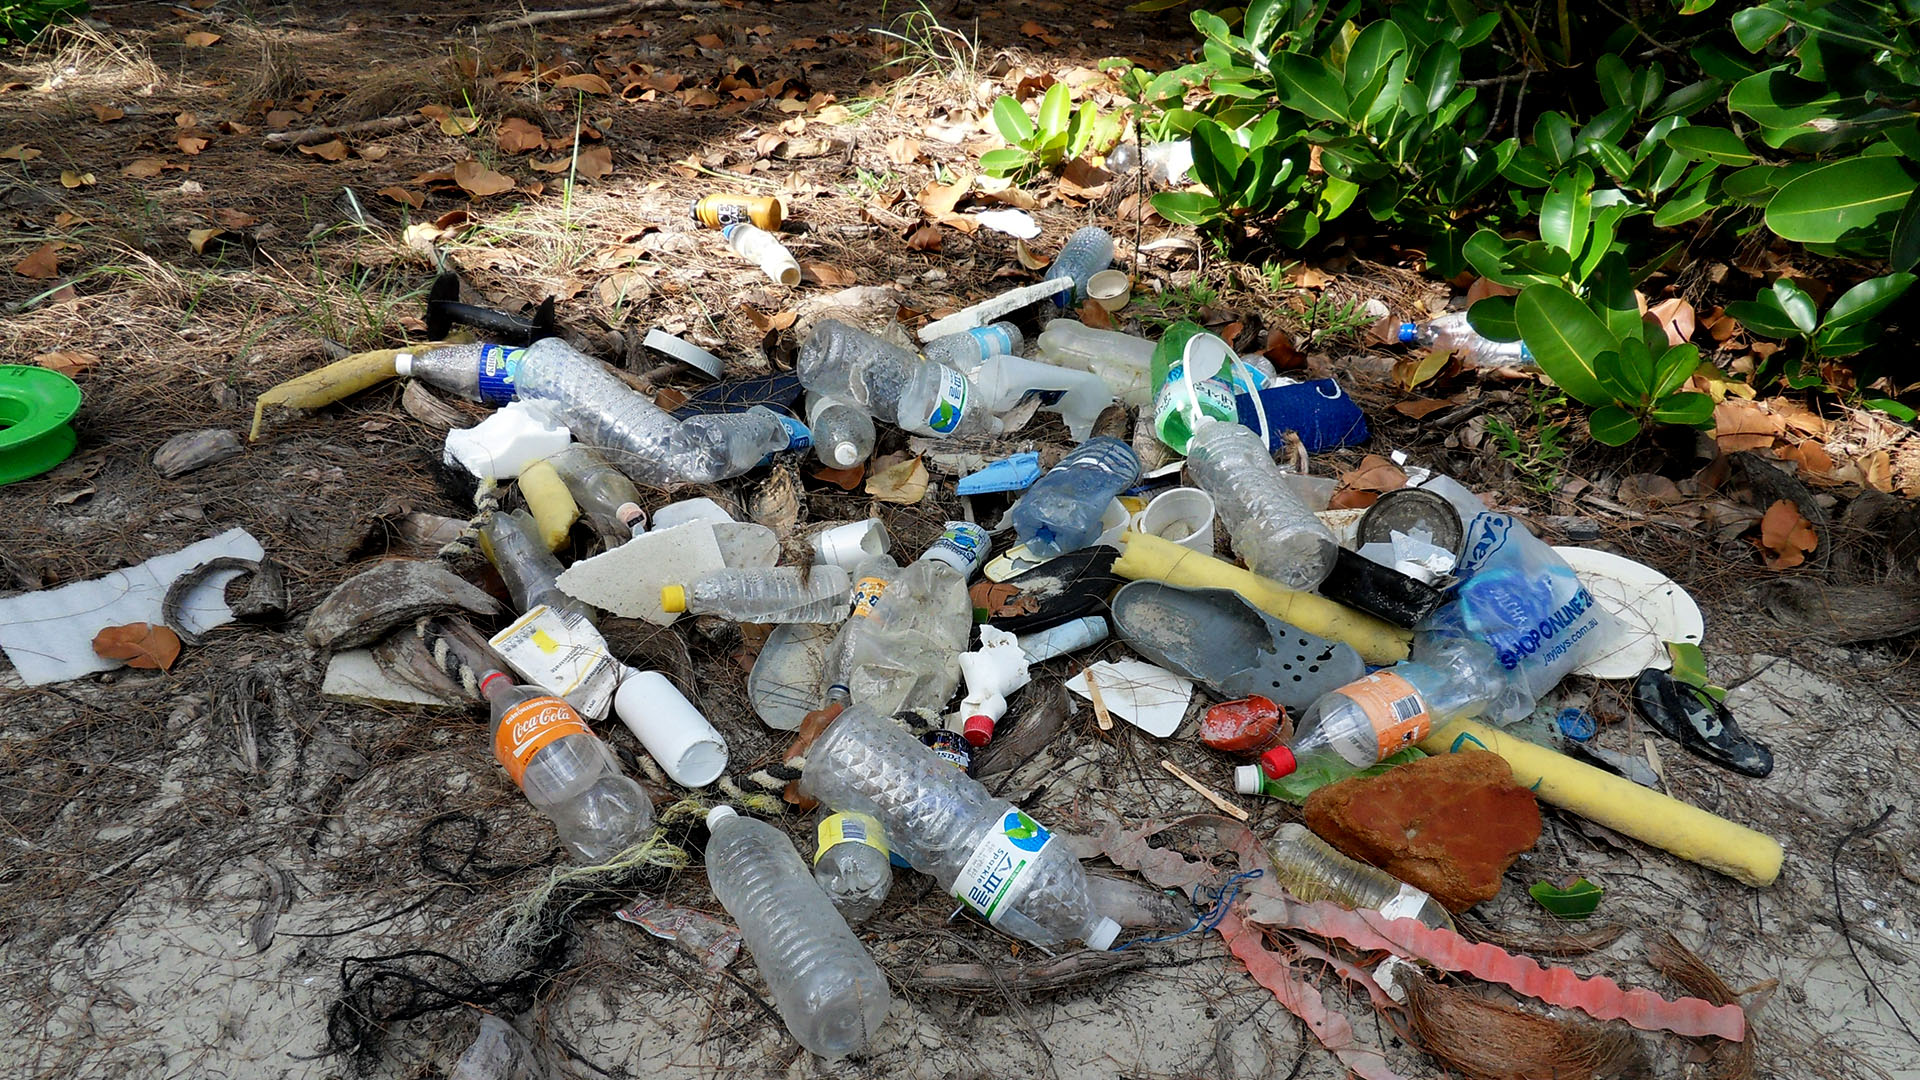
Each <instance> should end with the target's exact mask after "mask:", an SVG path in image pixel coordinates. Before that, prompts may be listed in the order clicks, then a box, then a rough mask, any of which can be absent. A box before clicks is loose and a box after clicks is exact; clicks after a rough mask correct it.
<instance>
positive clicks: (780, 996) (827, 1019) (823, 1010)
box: [707, 806, 892, 1059]
mask: <svg viewBox="0 0 1920 1080" xmlns="http://www.w3.org/2000/svg"><path fill="white" fill-rule="evenodd" d="M707 829H708V830H709V831H710V832H711V833H712V838H711V839H709V840H708V841H707V881H708V883H709V884H711V885H712V886H713V895H714V896H715V897H716V898H717V899H719V901H720V905H721V906H722V907H724V908H726V909H727V914H728V915H731V916H733V920H734V922H736V923H738V924H739V926H740V937H741V939H742V940H743V941H744V942H745V943H746V946H747V951H748V952H750V953H752V954H753V962H754V963H755V964H756V965H757V966H758V967H759V968H760V976H761V978H763V979H765V980H766V981H767V996H768V997H770V998H772V999H773V1007H774V1009H775V1010H776V1011H777V1012H779V1014H780V1019H781V1020H783V1021H785V1022H786V1025H787V1031H788V1032H790V1033H791V1034H792V1035H793V1038H794V1041H796V1042H798V1043H799V1044H800V1045H801V1046H804V1047H806V1048H807V1049H808V1050H810V1051H812V1052H813V1053H816V1054H819V1055H820V1056H821V1057H824V1058H829V1059H832V1058H841V1057H845V1056H847V1055H848V1054H854V1053H858V1052H860V1051H861V1050H863V1049H866V1048H867V1047H868V1046H869V1045H870V1044H871V1043H872V1040H873V1034H874V1032H875V1031H877V1030H878V1029H879V1027H880V1024H881V1023H882V1022H883V1021H885V1019H886V1017H887V1009H888V1007H889V1006H890V1005H891V1004H892V997H891V995H890V994H889V993H888V990H887V980H886V976H884V975H882V974H880V969H879V968H878V967H877V966H875V965H874V962H873V957H871V956H869V955H867V950H866V948H865V946H863V945H861V944H860V939H859V938H857V937H855V936H854V934H853V931H852V930H850V929H848V927H847V921H846V919H844V918H842V917H841V915H840V913H839V912H838V911H836V910H834V907H833V904H832V903H830V902H829V901H828V900H827V896H826V894H825V893H823V892H821V891H820V888H819V886H818V885H816V884H814V880H813V876H812V875H811V874H809V873H808V872H807V867H806V864H805V863H804V862H802V861H801V860H800V853H799V852H797V851H795V850H794V849H793V842H792V841H790V840H788V839H787V837H786V834H785V833H782V832H781V831H780V830H778V829H776V828H774V827H773V826H772V825H769V824H767V823H766V822H764V821H759V820H757V819H754V818H747V817H741V816H740V815H739V814H737V813H735V812H734V809H733V807H731V806H716V807H714V808H713V809H712V810H710V811H708V812H707Z"/></svg>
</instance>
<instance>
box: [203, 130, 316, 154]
mask: <svg viewBox="0 0 1920 1080" xmlns="http://www.w3.org/2000/svg"><path fill="white" fill-rule="evenodd" d="M210 141H212V140H210V139H207V138H206V137H205V136H201V135H182V136H180V137H179V138H177V139H175V140H173V142H174V145H176V146H178V147H179V148H180V152H181V153H183V154H188V155H193V154H198V153H199V152H200V151H202V150H205V149H206V148H207V143H208V142H210ZM300 149H302V150H305V149H306V147H304V146H303V147H301V148H300Z"/></svg>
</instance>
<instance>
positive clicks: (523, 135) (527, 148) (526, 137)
mask: <svg viewBox="0 0 1920 1080" xmlns="http://www.w3.org/2000/svg"><path fill="white" fill-rule="evenodd" d="M495 138H496V139H497V140H498V142H499V143H500V151H501V152H502V153H505V154H526V153H531V152H532V151H535V150H538V149H540V148H541V147H543V146H545V145H546V144H547V134H546V132H544V131H541V130H540V129H539V128H538V127H535V126H534V125H533V124H532V123H529V122H528V121H526V120H522V119H520V118H519V117H517V116H514V117H509V118H508V119H507V122H506V123H504V124H501V125H500V130H499V132H498V133H497V134H496V135H495Z"/></svg>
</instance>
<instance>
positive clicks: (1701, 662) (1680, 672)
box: [1662, 641, 1707, 690]
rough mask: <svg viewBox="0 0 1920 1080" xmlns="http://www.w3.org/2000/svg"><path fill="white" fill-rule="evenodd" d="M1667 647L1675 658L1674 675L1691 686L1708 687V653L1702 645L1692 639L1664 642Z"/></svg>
mask: <svg viewBox="0 0 1920 1080" xmlns="http://www.w3.org/2000/svg"><path fill="white" fill-rule="evenodd" d="M1662 644H1664V645H1666V647H1667V655H1668V656H1669V657H1672V658H1673V677H1674V679H1675V680H1677V681H1679V682H1683V683H1686V684H1687V685H1689V686H1697V687H1699V688H1701V689H1702V690H1705V689H1706V688H1707V655H1706V654H1705V653H1703V652H1701V651H1700V646H1698V645H1695V644H1694V643H1692V642H1690V641H1667V642H1662Z"/></svg>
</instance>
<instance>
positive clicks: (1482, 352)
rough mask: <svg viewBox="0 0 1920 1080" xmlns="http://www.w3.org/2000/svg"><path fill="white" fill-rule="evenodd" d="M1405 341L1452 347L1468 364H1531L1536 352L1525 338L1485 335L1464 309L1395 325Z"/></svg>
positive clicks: (1408, 343) (1485, 365) (1427, 345)
mask: <svg viewBox="0 0 1920 1080" xmlns="http://www.w3.org/2000/svg"><path fill="white" fill-rule="evenodd" d="M1395 333H1396V335H1397V336H1398V337H1399V338H1400V341H1401V343H1402V344H1405V345H1420V346H1423V347H1425V348H1428V349H1450V350H1452V351H1453V355H1454V356H1455V357H1456V358H1458V359H1459V361H1460V362H1461V363H1462V364H1465V365H1467V366H1468V367H1532V366H1534V364H1535V362H1536V361H1535V360H1534V358H1533V353H1532V352H1531V351H1529V350H1528V349H1527V346H1526V343H1525V342H1520V341H1494V340H1492V339H1491V338H1487V337H1483V336H1481V334H1480V333H1479V332H1478V331H1476V330H1475V329H1474V328H1473V324H1472V323H1470V322H1468V321H1467V313H1466V312H1464V311H1450V312H1448V313H1446V314H1445V315H1441V316H1438V317H1436V318H1435V319H1434V320H1433V321H1432V322H1426V323H1413V322H1403V323H1400V324H1399V325H1398V326H1397V327H1396V328H1395Z"/></svg>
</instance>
